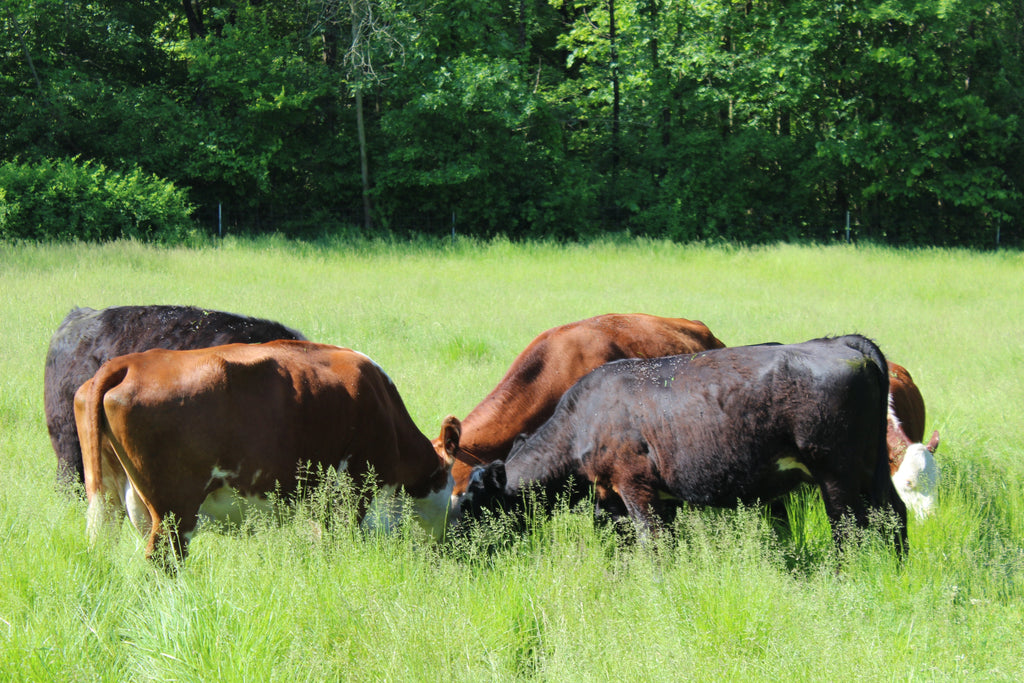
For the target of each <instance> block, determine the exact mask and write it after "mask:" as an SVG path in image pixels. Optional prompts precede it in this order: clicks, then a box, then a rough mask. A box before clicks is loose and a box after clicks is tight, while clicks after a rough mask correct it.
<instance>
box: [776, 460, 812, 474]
mask: <svg viewBox="0 0 1024 683" xmlns="http://www.w3.org/2000/svg"><path fill="white" fill-rule="evenodd" d="M775 466H776V467H777V468H778V470H779V472H785V471H786V470H800V471H801V472H803V473H804V474H806V475H807V476H808V477H810V476H811V471H810V470H809V469H807V466H806V465H804V464H803V463H802V462H800V461H799V460H797V459H796V458H779V459H778V460H777V461H776V463H775Z"/></svg>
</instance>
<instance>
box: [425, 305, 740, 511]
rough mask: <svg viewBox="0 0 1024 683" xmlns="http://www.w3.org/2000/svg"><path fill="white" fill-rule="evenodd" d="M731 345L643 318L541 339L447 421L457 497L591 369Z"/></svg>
mask: <svg viewBox="0 0 1024 683" xmlns="http://www.w3.org/2000/svg"><path fill="white" fill-rule="evenodd" d="M723 346H725V344H723V343H722V342H721V341H719V340H718V339H717V338H716V337H715V335H713V334H712V333H711V330H709V329H708V328H707V326H706V325H704V324H703V323H701V322H699V321H694V320H687V319H685V318H660V317H658V316H654V315H646V314H643V313H634V314H614V313H610V314H606V315H599V316H596V317H593V318H587V319H586V320H580V321H578V322H574V323H569V324H568V325H561V326H559V327H554V328H552V329H550V330H547V331H546V332H542V333H541V334H540V335H539V336H538V337H537V338H536V339H534V340H533V341H532V342H530V345H529V346H527V347H526V349H525V350H524V351H523V352H522V353H520V354H519V356H518V357H516V359H515V360H514V361H513V362H512V366H511V367H510V368H509V369H508V372H506V373H505V376H504V377H502V379H501V381H500V382H498V386H497V387H495V388H494V390H493V391H491V393H490V394H488V395H487V397H486V398H485V399H484V400H483V401H481V402H480V404H479V405H477V407H475V408H473V410H472V411H471V412H470V413H469V415H467V416H466V419H464V420H462V421H461V423H460V421H459V420H458V418H456V417H455V416H452V415H450V416H448V417H447V418H445V421H444V424H443V425H442V427H441V435H440V436H439V437H438V438H437V439H435V440H434V448H435V449H437V452H438V454H446V455H447V456H448V457H453V458H455V465H454V466H453V467H452V477H453V478H454V480H455V488H454V494H455V495H458V494H460V493H462V492H463V491H464V490H465V488H466V483H467V482H468V479H469V475H470V472H472V470H473V467H474V466H475V465H480V464H482V463H488V462H492V461H494V460H498V459H500V458H504V457H505V456H506V455H508V452H509V450H510V449H511V448H512V443H513V442H514V441H515V439H516V437H517V436H518V435H519V434H521V433H524V432H527V433H528V432H532V431H533V430H535V429H537V427H539V426H540V425H541V424H543V423H544V421H545V420H547V419H548V418H549V417H551V413H553V412H554V410H555V405H557V403H558V400H559V399H560V398H561V397H562V394H564V393H565V392H566V390H568V389H569V387H571V386H572V385H573V384H574V383H575V382H576V380H578V379H579V378H580V377H582V376H583V375H585V374H587V373H588V372H590V371H591V370H593V369H595V368H597V367H599V366H601V365H603V364H605V363H607V362H608V361H612V360H618V359H620V358H656V357H659V356H669V355H674V354H681V353H696V352H698V351H704V350H706V349H718V348H722V347H723Z"/></svg>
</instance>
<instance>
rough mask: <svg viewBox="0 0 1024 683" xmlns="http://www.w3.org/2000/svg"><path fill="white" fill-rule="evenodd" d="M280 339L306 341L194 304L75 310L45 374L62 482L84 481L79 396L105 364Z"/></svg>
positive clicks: (267, 323) (56, 339)
mask: <svg viewBox="0 0 1024 683" xmlns="http://www.w3.org/2000/svg"><path fill="white" fill-rule="evenodd" d="M275 339H305V337H304V336H303V335H302V333H300V332H298V331H296V330H293V329H291V328H288V327H285V326H284V325H282V324H280V323H277V322H274V321H271V320H263V319H260V318H250V317H248V316H243V315H237V314H234V313H225V312H223V311H210V310H205V309H201V308H195V307H191V306H117V307H112V308H105V309H102V310H94V309H91V308H75V309H72V310H71V311H70V312H69V313H68V315H67V316H66V317H65V318H64V320H63V321H62V322H61V324H60V326H59V327H58V328H57V331H56V332H55V333H54V334H53V337H52V338H51V340H50V346H49V349H48V350H47V354H46V366H45V370H44V374H43V399H44V411H45V414H46V426H47V429H48V431H49V433H50V441H51V443H52V444H53V449H54V452H55V453H56V455H57V469H58V478H59V479H60V480H61V481H63V482H68V483H73V482H82V481H83V468H82V451H81V446H80V444H79V441H78V433H77V430H76V429H75V417H74V396H75V392H76V391H77V390H78V388H79V387H80V386H81V385H82V384H83V383H84V382H85V381H86V380H88V379H89V378H90V377H92V376H93V375H94V374H95V373H96V371H97V370H98V369H99V367H100V366H101V365H103V363H105V362H107V361H108V360H110V359H111V358H115V357H117V356H122V355H125V354H128V353H135V352H139V351H145V350H147V349H153V348H162V349H197V348H206V347H210V346H218V345H221V344H229V343H236V342H241V343H259V342H266V341H271V340H275Z"/></svg>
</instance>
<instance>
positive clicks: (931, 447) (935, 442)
mask: <svg viewBox="0 0 1024 683" xmlns="http://www.w3.org/2000/svg"><path fill="white" fill-rule="evenodd" d="M938 447H939V430H937V429H936V430H935V431H934V432H932V438H930V439H929V440H928V445H927V446H925V448H927V449H928V452H929V453H934V452H935V449H936V448H938Z"/></svg>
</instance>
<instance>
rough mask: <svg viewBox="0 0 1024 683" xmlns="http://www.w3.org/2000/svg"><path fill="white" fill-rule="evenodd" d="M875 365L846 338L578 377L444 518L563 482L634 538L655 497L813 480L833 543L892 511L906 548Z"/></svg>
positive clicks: (623, 364) (774, 489)
mask: <svg viewBox="0 0 1024 683" xmlns="http://www.w3.org/2000/svg"><path fill="white" fill-rule="evenodd" d="M887 398H888V381H887V377H886V361H885V357H884V356H883V354H882V352H881V351H880V350H879V348H878V347H877V346H876V345H875V344H874V343H873V342H871V341H870V340H869V339H867V338H865V337H862V336H859V335H850V336H845V337H838V338H824V339H815V340H811V341H808V342H804V343H802V344H792V345H776V344H769V345H760V346H745V347H732V348H725V349H716V350H710V351H703V352H700V353H697V354H693V355H677V356H669V357H665V358H656V359H626V360H618V361H613V362H611V363H607V364H605V365H603V366H601V367H600V368H598V369H596V370H594V371H593V372H591V373H589V374H588V375H586V376H585V377H583V378H582V379H581V380H580V381H579V382H577V383H576V384H575V385H574V386H573V387H572V388H571V389H570V390H569V391H568V392H566V394H565V395H564V396H563V397H562V400H561V401H560V402H559V404H558V406H557V408H556V409H555V412H554V414H553V415H552V416H551V418H550V419H549V420H548V421H547V422H545V423H544V424H543V425H542V426H541V427H540V428H539V429H538V430H537V431H536V432H534V433H533V434H532V435H530V436H528V437H526V438H524V439H523V440H521V441H519V442H517V444H516V446H515V448H513V450H512V452H511V453H510V454H509V456H508V459H507V460H505V461H501V460H498V461H495V462H492V463H490V464H488V465H484V466H480V467H478V468H476V469H474V471H473V474H472V476H471V480H470V484H469V486H468V488H467V490H466V492H465V493H464V494H463V495H462V496H460V497H459V499H458V500H457V501H456V503H455V505H454V506H453V515H454V516H456V517H459V516H472V515H474V514H476V513H478V512H479V511H480V510H481V509H482V508H487V507H493V506H494V505H503V506H512V507H514V506H515V504H516V502H517V501H519V500H520V499H521V494H522V492H523V489H524V488H525V487H527V486H530V485H533V484H534V483H538V484H540V485H542V486H545V487H547V488H549V489H551V488H553V487H557V486H558V485H561V484H563V483H565V482H567V481H569V480H575V481H577V482H585V483H587V484H589V485H591V486H592V487H593V489H594V493H595V499H596V505H597V508H598V509H599V510H600V509H601V507H602V506H607V507H608V508H610V509H613V510H614V509H616V508H621V509H624V510H625V512H626V514H628V516H629V517H630V518H632V520H633V521H634V522H635V523H636V525H637V527H638V528H639V529H640V530H641V531H642V532H645V533H646V532H647V530H649V529H651V528H652V526H653V525H654V523H655V521H656V513H657V512H658V510H659V508H660V505H661V499H662V498H666V497H667V498H671V499H676V500H682V501H686V502H688V503H691V504H696V505H710V506H718V507H731V506H735V505H736V504H737V502H740V503H743V504H754V503H756V502H759V501H760V502H767V501H770V500H772V499H774V498H776V497H778V496H781V495H782V494H785V493H787V492H788V491H790V490H792V489H793V488H795V487H796V486H797V485H799V484H800V483H801V482H809V483H814V484H817V485H818V486H819V487H820V489H821V494H822V499H823V501H824V503H825V510H826V512H827V514H828V517H829V521H830V523H831V525H832V530H833V536H834V538H835V541H836V543H837V544H838V543H839V542H840V541H841V535H842V534H841V520H842V518H843V516H844V515H847V514H852V515H853V519H854V521H855V523H856V524H857V525H858V526H859V527H866V526H867V525H868V523H869V513H870V512H871V511H872V510H879V511H885V510H888V509H890V508H891V509H892V510H893V511H894V513H895V515H896V519H897V524H896V528H895V530H894V532H893V542H894V544H895V546H896V548H897V550H898V552H900V553H902V552H904V551H905V549H906V547H907V546H906V544H907V531H906V519H907V517H906V507H905V505H904V503H903V501H902V500H901V499H900V497H899V495H898V494H897V492H896V489H895V487H894V485H893V482H892V479H891V478H890V476H889V468H888V451H887V447H886V413H887V404H888V401H887Z"/></svg>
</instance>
